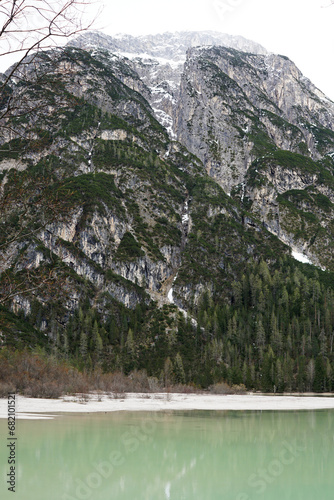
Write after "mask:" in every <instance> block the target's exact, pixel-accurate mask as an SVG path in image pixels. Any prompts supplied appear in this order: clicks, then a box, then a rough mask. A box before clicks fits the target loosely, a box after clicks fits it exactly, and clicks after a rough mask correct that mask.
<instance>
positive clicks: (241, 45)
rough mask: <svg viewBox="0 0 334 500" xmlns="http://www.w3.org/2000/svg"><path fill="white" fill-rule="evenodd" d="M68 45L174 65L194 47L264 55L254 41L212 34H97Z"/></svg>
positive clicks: (94, 33)
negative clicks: (217, 46) (137, 56)
mask: <svg viewBox="0 0 334 500" xmlns="http://www.w3.org/2000/svg"><path fill="white" fill-rule="evenodd" d="M71 45H74V46H76V47H81V48H84V49H91V48H100V49H107V50H109V51H110V52H120V53H127V54H136V55H140V54H145V56H150V57H154V58H162V59H165V60H168V61H176V62H181V61H184V59H185V55H186V52H187V50H188V49H189V48H191V47H197V46H216V45H222V46H225V47H230V48H234V49H237V50H241V51H244V52H252V53H254V54H267V51H266V49H265V48H264V47H262V46H261V45H260V44H258V43H256V42H253V41H251V40H247V39H246V38H244V37H242V36H235V35H227V34H225V33H218V32H215V31H179V32H175V33H169V32H167V33H162V34H157V35H141V36H136V37H135V36H132V35H128V34H117V35H114V36H109V35H106V34H104V33H100V32H88V33H85V34H83V35H80V36H79V37H78V38H76V39H75V40H74V41H72V42H71Z"/></svg>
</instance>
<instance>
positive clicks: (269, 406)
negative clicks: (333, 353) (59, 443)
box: [0, 393, 334, 419]
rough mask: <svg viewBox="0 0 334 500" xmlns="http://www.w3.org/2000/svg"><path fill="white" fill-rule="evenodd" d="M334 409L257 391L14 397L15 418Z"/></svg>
mask: <svg viewBox="0 0 334 500" xmlns="http://www.w3.org/2000/svg"><path fill="white" fill-rule="evenodd" d="M321 409H334V397H326V396H321V397H314V396H265V395H258V394H245V395H214V394H178V393H169V394H166V393H158V394H157V393H155V394H138V393H128V394H126V395H125V397H124V398H119V399H111V398H110V397H108V396H107V395H102V396H101V395H100V396H98V395H97V394H90V395H89V397H88V400H87V401H84V400H83V398H82V397H81V396H80V395H78V396H65V397H63V398H61V399H37V398H36V399H35V398H26V397H24V396H16V405H15V411H16V418H18V419H28V418H29V419H38V418H41V419H50V418H54V417H55V416H57V415H59V414H66V413H97V412H101V413H107V412H113V411H171V410H220V411H226V410H243V411H246V410H278V411H282V410H284V411H287V410H321ZM7 416H8V413H7V399H6V398H5V399H0V418H7Z"/></svg>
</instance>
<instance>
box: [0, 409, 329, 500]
mask: <svg viewBox="0 0 334 500" xmlns="http://www.w3.org/2000/svg"><path fill="white" fill-rule="evenodd" d="M0 431H1V450H0V470H1V476H2V484H1V491H0V496H1V499H7V498H8V499H9V498H10V499H15V500H74V499H75V500H89V499H92V500H222V499H223V500H251V499H265V500H288V499H293V500H299V499H300V500H315V499H319V500H327V499H328V500H329V499H333V495H334V493H333V492H334V473H333V472H334V410H317V411H297V412H293V411H287V412H277V411H276V412H272V411H262V412H261V411H258V412H257V411H224V412H222V411H173V412H156V413H143V412H131V413H128V412H117V413H107V414H106V413H105V414H80V415H78V414H76V415H73V414H72V415H61V416H57V417H56V418H55V419H53V420H19V421H18V423H17V438H18V439H17V444H16V459H17V463H16V492H15V494H13V493H12V492H9V491H8V490H7V486H8V485H6V474H7V473H8V471H9V465H8V463H7V460H8V448H7V449H6V440H7V435H8V434H7V422H6V420H4V419H3V420H1V421H0Z"/></svg>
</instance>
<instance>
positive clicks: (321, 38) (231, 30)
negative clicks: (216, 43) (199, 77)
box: [95, 0, 334, 100]
mask: <svg viewBox="0 0 334 500" xmlns="http://www.w3.org/2000/svg"><path fill="white" fill-rule="evenodd" d="M100 1H101V2H102V3H103V0H100ZM331 2H332V0H106V1H105V7H104V11H103V13H102V15H101V16H100V18H99V20H98V22H97V24H96V27H97V28H98V29H101V30H102V31H104V32H105V33H107V34H110V35H113V34H116V33H128V34H131V35H139V34H143V35H145V34H155V33H163V32H165V31H183V30H184V31H189V30H214V31H220V32H222V33H228V34H234V35H242V36H244V37H246V38H249V39H251V40H254V41H256V42H258V43H260V44H262V45H263V46H264V47H266V49H268V50H269V51H271V52H275V53H278V54H283V55H286V56H288V57H289V58H290V59H291V60H292V61H294V62H295V63H296V64H297V66H298V67H299V69H300V70H301V71H302V72H303V73H304V75H305V76H307V77H308V78H310V79H311V80H312V82H313V83H314V84H315V85H316V86H317V87H319V88H320V89H321V90H322V91H323V92H325V94H327V95H328V97H330V98H331V99H332V100H334V84H333V81H334V69H333V49H334V5H332V6H330V4H331ZM96 5H97V2H95V6H96Z"/></svg>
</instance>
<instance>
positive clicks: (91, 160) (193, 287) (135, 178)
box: [0, 32, 334, 390]
mask: <svg viewBox="0 0 334 500" xmlns="http://www.w3.org/2000/svg"><path fill="white" fill-rule="evenodd" d="M36 68H37V73H36ZM26 71H27V74H28V76H29V75H31V77H30V78H26V79H25V81H19V80H18V77H17V76H16V77H15V75H14V78H13V79H12V80H11V81H10V82H9V85H8V87H7V88H6V92H7V94H8V95H9V96H11V100H12V102H18V103H24V105H25V108H24V112H22V113H17V112H15V111H14V112H13V113H12V115H11V116H10V117H8V118H7V121H6V123H5V125H6V128H3V130H4V133H3V135H2V138H1V139H0V173H1V205H0V208H1V223H2V224H5V226H3V227H6V231H5V232H2V234H1V235H0V272H1V287H2V292H3V293H2V297H3V298H2V301H1V304H2V306H1V309H0V321H1V325H2V326H1V328H2V330H1V332H2V342H3V344H4V345H11V346H15V347H17V346H20V345H30V346H33V345H36V344H39V345H41V346H44V347H45V348H46V349H52V351H53V352H54V353H56V355H57V356H60V357H65V358H66V359H71V360H73V361H74V362H75V363H77V364H79V365H80V366H84V365H85V366H86V367H89V368H91V367H94V366H95V367H96V366H102V367H103V369H105V370H123V371H124V372H126V373H129V372H131V370H134V369H146V370H147V372H148V373H149V375H150V376H154V377H157V378H159V377H160V379H161V380H163V379H164V376H165V375H166V373H167V372H168V373H169V372H172V373H173V377H174V381H175V382H188V383H189V382H193V383H196V384H198V385H201V386H203V387H207V386H208V385H210V384H211V383H213V382H216V381H220V380H223V379H224V380H227V381H228V382H229V383H231V384H241V383H243V384H245V385H246V386H247V387H249V388H262V389H263V390H273V388H274V386H276V388H279V389H280V390H283V389H291V390H292V389H298V390H306V389H314V390H329V389H331V387H332V378H333V377H332V370H333V368H334V358H333V352H332V347H333V334H332V332H333V329H334V293H333V289H334V280H333V273H332V271H333V270H334V269H333V256H332V254H333V252H332V248H333V213H334V212H333V207H334V205H333V203H334V192H333V173H334V164H333V152H334V151H333V141H334V129H333V126H334V122H333V113H334V104H333V103H332V102H331V101H330V100H329V99H327V98H326V96H324V95H323V94H322V93H321V92H320V90H318V89H316V88H315V87H314V86H313V84H312V83H311V82H310V81H309V80H307V79H306V78H305V77H303V75H302V74H301V73H300V71H299V70H298V69H297V68H296V66H295V65H294V64H293V63H292V62H291V61H290V60H289V59H288V58H286V57H284V56H278V55H273V54H268V53H267V52H266V51H265V49H263V48H262V47H261V46H258V45H257V44H255V43H253V42H249V41H247V40H245V39H243V38H241V37H229V36H227V35H221V34H216V33H210V32H204V33H176V34H164V35H156V36H152V37H138V38H135V37H131V36H128V35H122V36H118V37H114V38H112V37H108V36H106V35H103V34H99V33H89V34H85V35H82V36H80V37H79V38H78V39H77V40H76V41H74V42H72V43H71V45H69V46H68V47H66V48H65V49H63V50H57V51H49V52H46V53H43V54H41V56H40V59H39V61H38V64H37V61H36V59H34V60H33V61H32V63H31V66H28V67H27V69H26ZM4 105H5V98H4V99H3V101H1V106H4ZM298 260H301V261H304V262H309V264H303V263H301V262H298ZM310 264H311V265H310ZM300 356H302V359H301V357H300Z"/></svg>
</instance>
